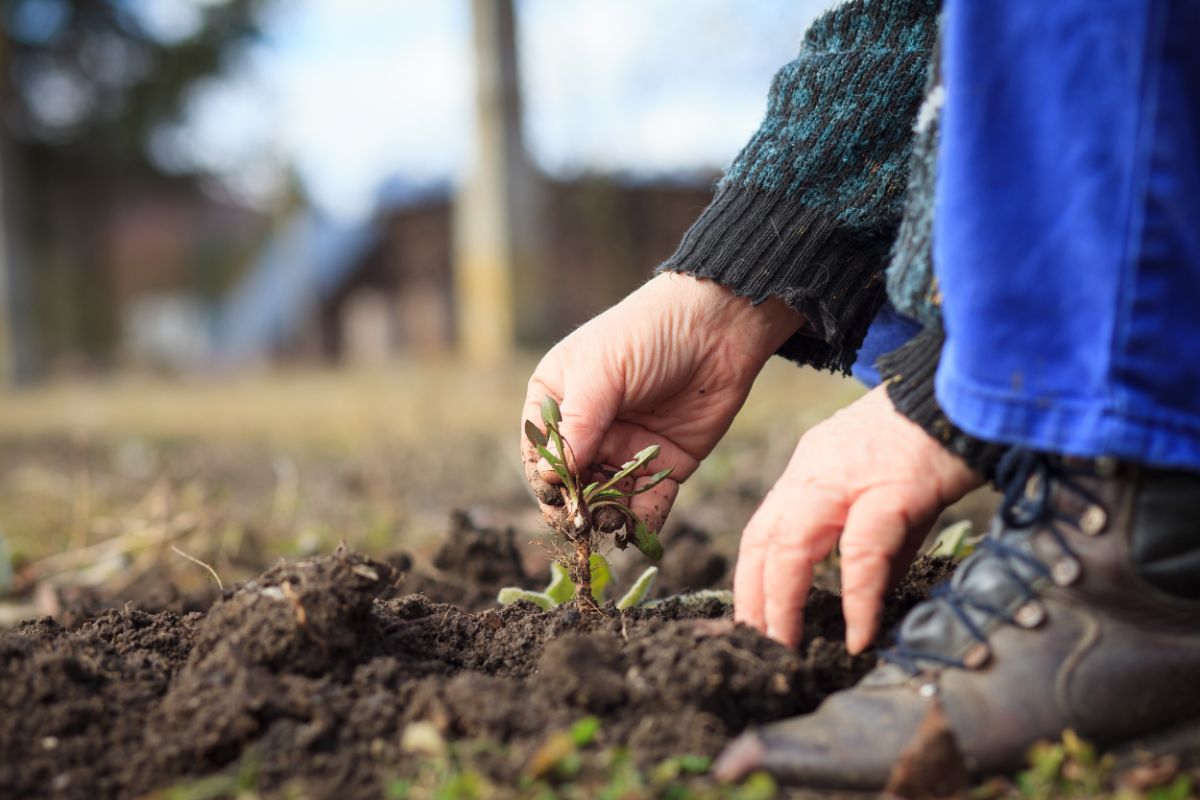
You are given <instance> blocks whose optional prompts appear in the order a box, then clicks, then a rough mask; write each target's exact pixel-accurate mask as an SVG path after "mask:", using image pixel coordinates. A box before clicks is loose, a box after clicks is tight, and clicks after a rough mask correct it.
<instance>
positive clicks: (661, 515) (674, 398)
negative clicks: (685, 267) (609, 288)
mask: <svg viewBox="0 0 1200 800" xmlns="http://www.w3.org/2000/svg"><path fill="white" fill-rule="evenodd" d="M803 322H804V318H803V316H802V315H801V314H799V313H798V312H796V311H794V310H792V309H791V308H789V307H788V306H787V305H786V304H785V303H784V302H783V301H781V300H778V299H774V298H772V299H770V300H768V301H766V302H764V303H762V304H760V305H757V306H755V305H752V304H751V303H750V301H749V300H747V299H746V298H742V297H738V296H737V295H735V294H734V293H733V292H732V291H730V290H729V289H726V288H724V287H722V286H720V285H718V284H716V283H713V282H712V281H708V280H699V279H696V278H692V277H690V276H687V275H682V274H677V273H671V272H664V273H661V274H659V275H657V276H655V277H654V278H653V279H651V280H650V281H648V282H647V283H646V284H644V285H643V286H642V287H641V288H639V289H638V290H636V291H635V292H633V293H632V294H630V295H629V296H628V297H626V298H625V299H624V300H622V301H621V302H620V303H618V304H617V305H615V306H613V307H612V308H610V309H609V310H607V311H605V312H604V313H602V314H600V315H599V316H597V317H595V318H593V319H592V320H591V321H590V322H588V323H586V324H585V325H583V326H582V327H580V328H578V329H576V330H575V331H574V332H573V333H571V334H570V335H569V336H567V337H566V338H565V339H563V340H562V341H561V342H559V343H558V344H557V345H555V346H554V348H553V349H551V350H550V352H548V353H547V354H546V355H545V356H544V357H543V358H542V360H541V362H540V363H539V364H538V365H537V368H536V369H535V370H534V373H533V376H532V377H531V378H530V379H529V387H528V391H527V393H526V397H525V408H524V412H523V415H522V432H521V454H522V460H523V462H524V465H525V476H526V478H527V479H528V481H529V484H530V486H531V487H532V488H533V491H534V494H535V495H536V496H537V498H538V500H539V502H540V503H541V504H542V512H543V514H545V515H546V516H547V518H548V519H554V518H555V515H556V514H557V513H558V511H557V510H556V508H555V506H557V505H558V504H559V503H560V502H561V501H560V497H559V493H558V490H557V487H556V486H554V485H553V484H558V483H559V479H558V476H557V475H555V474H554V472H553V470H551V469H550V468H549V465H548V464H546V462H545V461H540V463H539V458H538V455H537V452H536V450H535V449H534V447H533V445H532V444H531V443H530V442H529V440H528V439H527V438H526V436H525V433H524V421H525V420H532V421H533V423H534V424H535V425H536V426H537V427H538V428H539V429H540V430H543V431H544V430H545V425H544V423H543V422H542V418H541V413H540V410H539V409H540V404H541V401H542V398H543V397H544V396H546V395H550V396H551V397H553V398H554V399H555V400H557V401H558V403H559V406H560V407H561V409H562V417H563V419H562V423H561V426H560V429H561V432H562V435H563V438H564V439H565V440H566V442H567V444H568V445H569V451H570V452H569V453H568V456H569V455H570V454H571V453H573V455H574V458H575V459H576V461H577V466H576V471H578V470H579V467H580V466H582V467H583V468H584V469H588V468H590V467H591V466H592V465H608V466H617V465H620V464H622V463H624V462H625V461H626V460H628V459H629V458H631V457H632V456H633V455H634V454H635V453H637V452H638V451H639V450H641V449H643V448H645V447H648V446H649V445H652V444H658V445H661V446H662V450H661V453H660V455H659V457H658V458H657V459H655V460H654V462H653V463H652V464H650V465H648V467H649V471H651V472H652V471H658V470H661V469H665V468H667V467H673V468H674V471H673V472H672V473H671V476H670V477H669V478H668V479H667V480H665V481H663V482H662V483H660V484H659V485H658V486H656V487H654V488H653V489H651V490H650V491H648V492H645V493H643V494H640V495H636V496H635V497H633V498H632V499H631V504H632V509H633V511H634V513H635V514H637V515H638V516H639V517H640V518H642V519H643V520H645V521H646V524H647V525H648V526H649V528H650V529H651V530H652V531H656V532H657V531H658V530H660V529H661V528H662V524H663V522H664V521H665V520H666V517H667V513H668V512H669V511H670V509H671V505H672V504H673V503H674V502H675V495H676V494H677V493H678V491H679V484H680V483H681V482H682V481H684V480H686V479H687V477H688V476H689V475H691V474H692V473H693V472H694V471H695V469H696V467H697V466H698V465H699V463H700V461H701V460H702V459H703V458H704V457H705V456H707V455H708V454H709V453H710V452H711V451H712V449H713V447H714V446H715V445H716V444H717V442H718V441H719V440H720V438H721V437H722V436H723V435H724V434H725V432H726V431H727V430H728V429H729V425H730V423H731V422H732V421H733V417H734V415H735V414H736V413H737V412H738V409H740V408H741V407H742V403H744V402H745V400H746V396H747V395H748V394H749V392H750V387H751V385H752V384H753V383H754V379H755V377H756V376H757V375H758V373H759V371H761V369H762V367H763V365H764V364H765V363H766V361H767V359H768V358H770V356H771V355H772V354H773V353H774V352H775V351H776V350H778V349H779V347H780V345H782V344H783V343H784V342H785V341H787V339H788V337H790V336H791V335H792V334H793V333H795V332H796V331H797V330H798V329H799V328H800V326H801V325H802V324H803ZM647 474H648V473H647ZM644 477H645V476H635V478H638V479H641V478H644ZM634 485H635V486H637V485H638V480H635V482H634Z"/></svg>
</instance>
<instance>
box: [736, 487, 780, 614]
mask: <svg viewBox="0 0 1200 800" xmlns="http://www.w3.org/2000/svg"><path fill="white" fill-rule="evenodd" d="M778 493H779V490H778V488H774V489H771V491H769V492H767V496H766V497H764V498H763V501H762V503H761V504H760V505H759V507H758V508H757V509H756V510H755V512H754V514H753V515H752V516H751V517H750V521H749V522H747V523H746V527H745V529H744V530H743V531H742V540H741V541H740V542H739V543H738V555H737V562H736V563H735V564H734V568H733V618H734V619H735V620H737V621H738V622H744V623H746V624H747V625H749V626H751V627H752V628H757V629H758V630H760V631H765V630H766V627H767V624H766V619H765V617H764V613H765V610H766V606H765V604H764V602H763V600H764V598H763V564H764V562H765V560H766V556H767V545H768V544H769V542H770V540H771V531H772V530H774V528H775V527H776V525H777V524H779V523H778V522H777V520H776V519H775V517H776V516H777V515H778V513H779V506H778V504H777V503H776V502H775V496H776V495H777V494H778Z"/></svg>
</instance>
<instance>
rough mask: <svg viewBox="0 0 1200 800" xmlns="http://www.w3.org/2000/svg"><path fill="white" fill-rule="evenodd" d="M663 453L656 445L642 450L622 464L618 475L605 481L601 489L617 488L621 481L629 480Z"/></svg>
mask: <svg viewBox="0 0 1200 800" xmlns="http://www.w3.org/2000/svg"><path fill="white" fill-rule="evenodd" d="M661 451H662V448H661V447H660V446H659V445H656V444H652V445H650V446H649V447H647V448H644V449H642V450H641V451H639V452H638V454H637V455H635V456H634V457H633V458H631V459H629V460H628V461H626V462H625V463H624V464H622V465H621V468H620V469H619V470H617V474H615V475H613V476H612V477H611V478H609V479H608V480H607V481H605V482H604V485H603V486H602V487H601V488H602V489H607V488H609V487H611V486H616V485H617V483H618V482H619V481H621V480H624V479H625V478H628V477H629V476H630V475H631V474H633V473H634V472H636V471H637V470H639V469H641V468H642V467H644V466H645V465H646V464H648V463H650V462H651V461H653V460H654V459H656V458H658V454H659V452H661Z"/></svg>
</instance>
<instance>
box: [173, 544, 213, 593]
mask: <svg viewBox="0 0 1200 800" xmlns="http://www.w3.org/2000/svg"><path fill="white" fill-rule="evenodd" d="M171 551H172V552H174V553H175V555H177V556H183V557H184V558H186V559H187V560H188V561H190V562H192V563H193V564H198V565H200V566H202V567H204V568H205V569H206V570H208V574H209V575H212V576H213V580H215V581H216V582H217V588H218V589H220V590H221V592H222V593H224V592H225V584H224V583H222V582H221V576H220V575H218V574H217V571H216V570H215V569H213V568H212V567H211V566H210V565H208V564H205V563H204V562H203V561H201V560H200V559H198V558H196V557H195V556H189V555H188V554H187V553H185V552H183V551H182V550H180V549H179V548H178V547H176V546H175V545H171Z"/></svg>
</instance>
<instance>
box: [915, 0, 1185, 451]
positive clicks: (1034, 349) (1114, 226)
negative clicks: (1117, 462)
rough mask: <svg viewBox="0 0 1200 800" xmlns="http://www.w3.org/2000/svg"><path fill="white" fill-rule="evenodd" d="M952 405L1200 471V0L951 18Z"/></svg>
mask: <svg viewBox="0 0 1200 800" xmlns="http://www.w3.org/2000/svg"><path fill="white" fill-rule="evenodd" d="M946 14H947V18H946V31H945V41H944V45H943V53H942V56H943V62H942V66H943V76H944V80H945V86H946V104H945V107H944V109H943V118H942V151H941V156H940V166H939V176H938V196H937V203H938V205H937V223H936V228H935V236H934V241H935V244H934V260H935V263H936V268H935V269H936V274H937V277H938V281H939V285H940V288H941V295H942V310H943V316H944V321H945V328H946V336H947V339H946V345H945V349H944V351H943V353H942V361H941V367H940V369H939V372H938V376H937V394H938V400H939V402H940V404H941V406H942V408H943V410H944V411H945V412H946V414H947V416H949V417H950V419H951V420H952V421H953V422H955V423H956V424H957V425H958V426H959V427H961V428H962V429H963V430H965V431H967V432H968V433H971V434H973V435H975V436H978V437H980V438H982V439H987V440H991V441H1000V442H1007V443H1011V444H1017V445H1024V446H1028V447H1032V448H1036V449H1040V450H1046V451H1051V452H1057V453H1063V454H1069V455H1080V456H1100V455H1113V456H1118V457H1121V458H1123V459H1128V460H1134V461H1139V462H1143V463H1149V464H1154V465H1159V466H1178V467H1184V468H1188V469H1193V470H1200V0H1052V2H1046V0H947V2H946Z"/></svg>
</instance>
